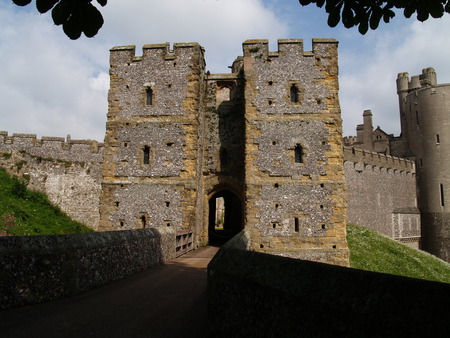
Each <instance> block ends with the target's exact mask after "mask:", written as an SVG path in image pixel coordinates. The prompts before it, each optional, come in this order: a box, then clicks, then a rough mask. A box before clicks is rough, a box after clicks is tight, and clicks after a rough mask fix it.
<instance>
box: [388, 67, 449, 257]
mask: <svg viewBox="0 0 450 338" xmlns="http://www.w3.org/2000/svg"><path fill="white" fill-rule="evenodd" d="M397 92H398V95H399V105H400V119H401V127H402V138H403V154H397V156H402V155H403V156H407V157H409V158H412V159H415V161H416V170H417V186H418V206H419V210H420V213H421V224H422V240H421V248H422V249H423V250H425V251H428V252H430V253H432V254H434V255H436V256H438V257H440V258H441V259H443V260H446V261H450V253H449V249H450V242H449V238H450V225H449V224H450V173H449V170H448V165H449V163H450V115H449V114H448V107H449V106H450V84H437V81H436V73H435V71H434V69H433V68H426V69H424V70H423V71H422V74H421V75H420V76H413V77H411V80H409V76H408V73H400V74H398V78H397Z"/></svg>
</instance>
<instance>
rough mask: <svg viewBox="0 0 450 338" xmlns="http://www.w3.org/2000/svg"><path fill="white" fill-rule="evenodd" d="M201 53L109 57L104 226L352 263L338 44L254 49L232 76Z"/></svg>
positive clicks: (255, 44)
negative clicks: (240, 237)
mask: <svg viewBox="0 0 450 338" xmlns="http://www.w3.org/2000/svg"><path fill="white" fill-rule="evenodd" d="M203 53H204V51H203V48H202V47H201V46H200V45H198V44H197V43H178V44H174V46H173V49H171V48H170V46H169V44H153V45H145V46H144V47H143V53H142V56H136V53H135V47H134V46H124V47H115V48H113V49H111V57H110V64H111V67H110V77H111V83H110V86H111V87H110V91H109V99H108V101H109V111H108V120H107V130H106V136H105V144H104V146H105V148H104V153H103V174H102V175H103V182H102V189H101V196H100V206H99V210H100V222H99V226H98V229H99V230H116V229H117V230H119V229H134V228H145V227H155V228H159V227H173V228H176V229H177V230H179V231H183V230H191V231H192V232H193V233H194V237H195V245H205V244H208V243H210V244H215V243H221V242H223V241H225V240H227V239H229V238H231V237H232V236H234V235H235V234H237V233H238V232H239V231H240V230H242V229H243V228H244V227H245V228H246V229H248V231H249V233H250V236H251V243H250V248H251V249H252V250H257V251H262V252H267V253H274V254H281V255H285V256H290V257H297V258H303V259H310V260H317V261H323V262H327V263H333V264H341V265H347V264H348V248H347V243H346V231H345V214H346V197H345V182H344V169H343V149H342V128H341V126H342V123H341V116H340V108H339V99H338V65H337V41H335V40H330V39H314V40H313V50H312V51H304V50H303V42H302V40H279V41H278V51H276V52H270V51H269V50H268V41H267V40H248V41H246V42H244V44H243V56H240V57H238V58H237V59H236V60H235V61H234V63H233V65H232V67H231V68H232V71H231V73H230V74H209V73H207V72H206V71H205V61H204V57H203ZM219 204H221V205H222V209H223V211H224V215H223V222H222V223H220V222H219V220H218V219H217V216H216V215H217V212H216V211H217V208H218V205H219ZM219 223H220V224H219Z"/></svg>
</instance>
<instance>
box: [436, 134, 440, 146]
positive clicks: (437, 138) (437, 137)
mask: <svg viewBox="0 0 450 338" xmlns="http://www.w3.org/2000/svg"><path fill="white" fill-rule="evenodd" d="M436 143H437V144H439V143H441V142H440V138H439V134H436Z"/></svg>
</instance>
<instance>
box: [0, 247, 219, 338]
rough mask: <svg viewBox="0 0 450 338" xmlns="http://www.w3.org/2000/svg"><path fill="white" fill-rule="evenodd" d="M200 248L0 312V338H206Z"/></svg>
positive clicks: (208, 251)
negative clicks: (70, 293) (92, 286)
mask: <svg viewBox="0 0 450 338" xmlns="http://www.w3.org/2000/svg"><path fill="white" fill-rule="evenodd" d="M217 250H218V248H215V247H206V248H202V249H199V250H196V251H193V252H190V253H188V254H186V255H184V256H182V257H180V258H177V259H175V260H172V261H169V262H167V263H165V264H163V265H160V266H157V267H153V268H151V269H150V270H147V271H144V272H141V273H139V274H137V275H134V276H132V277H129V278H126V279H123V280H120V281H117V282H114V283H112V284H110V285H107V286H105V287H102V288H99V289H96V290H92V291H89V292H87V293H85V294H82V295H78V296H75V297H71V298H68V299H62V300H58V301H53V302H49V303H44V304H37V305H32V306H25V307H20V308H14V309H9V310H4V311H0V337H1V338H7V337H8V338H9V337H14V338H16V337H33V338H36V337H49V338H50V337H77V338H82V337H179V338H181V337H183V338H184V337H208V336H209V334H208V318H207V317H208V309H207V299H206V266H207V265H208V263H209V261H210V260H211V258H212V257H213V256H214V255H215V253H216V252H217Z"/></svg>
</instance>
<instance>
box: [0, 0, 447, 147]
mask: <svg viewBox="0 0 450 338" xmlns="http://www.w3.org/2000/svg"><path fill="white" fill-rule="evenodd" d="M101 11H102V13H103V15H104V18H105V25H104V27H103V28H102V29H101V30H100V32H99V34H98V35H97V37H95V38H93V39H87V38H84V37H82V38H80V39H79V40H77V41H71V40H69V39H68V38H67V37H66V36H65V35H64V33H63V32H62V29H61V27H55V26H54V25H53V23H52V22H51V18H50V15H49V14H45V15H39V14H37V13H36V11H35V9H34V6H32V5H29V6H27V7H23V8H22V7H20V8H19V7H17V6H15V5H12V4H7V5H3V4H2V7H1V8H0V74H1V75H0V102H2V105H1V110H0V130H8V131H9V132H23V133H36V134H38V136H43V135H48V136H65V135H66V134H71V135H72V137H73V138H78V139H79V138H93V139H97V140H103V137H104V131H105V122H106V113H107V89H108V86H109V84H108V83H109V79H108V75H107V71H108V54H109V49H110V48H111V47H113V46H118V45H129V44H135V45H136V50H137V52H138V53H140V52H139V51H140V49H141V47H142V45H143V44H146V43H160V42H166V41H167V42H171V43H174V42H192V41H196V42H199V43H200V44H201V45H202V46H203V47H205V56H206V61H207V69H209V70H210V71H211V72H228V71H229V69H228V68H227V66H229V65H231V63H232V62H233V60H234V58H235V57H236V56H238V55H241V54H242V42H243V41H245V40H247V39H254V38H257V39H269V41H270V43H271V47H270V48H271V49H272V50H274V49H276V40H277V39H278V38H303V39H304V40H305V49H308V48H309V47H308V46H309V44H310V39H311V38H312V37H319V38H320V37H334V38H336V39H337V40H339V41H340V45H339V53H340V56H339V63H340V86H341V87H340V98H341V108H342V112H343V118H344V128H345V132H344V133H345V134H346V135H349V134H354V133H355V126H356V124H359V123H361V122H362V112H363V110H364V109H371V110H372V112H373V113H374V123H375V125H377V124H379V125H380V126H381V127H382V128H383V129H384V130H385V131H387V132H390V133H396V134H398V133H399V121H398V104H397V96H396V89H395V79H396V76H397V73H399V72H405V71H406V72H409V73H410V75H416V74H419V73H420V72H421V70H422V68H426V67H429V66H432V67H434V68H435V69H436V71H437V73H438V81H439V82H440V83H442V82H450V80H449V79H450V67H447V63H448V60H449V59H450V58H449V56H450V36H449V35H448V34H447V33H446V32H447V28H448V27H449V18H450V17H449V16H446V17H445V18H442V19H439V20H433V19H430V20H428V21H427V22H425V23H420V22H417V21H415V20H414V19H412V20H402V19H400V18H396V21H395V22H394V23H390V24H388V25H382V26H380V27H379V29H377V30H376V31H374V32H368V33H367V34H366V36H361V35H359V33H358V32H357V30H355V29H350V30H346V29H344V28H342V27H341V26H339V27H337V28H334V29H330V28H328V27H327V25H326V14H325V13H324V10H323V9H318V8H316V7H315V6H313V5H311V6H306V7H301V6H300V5H299V4H298V2H295V3H288V2H285V1H281V0H264V1H262V0H164V1H148V0H127V1H111V2H109V3H108V5H107V6H106V7H104V8H102V9H101Z"/></svg>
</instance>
